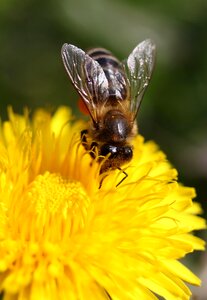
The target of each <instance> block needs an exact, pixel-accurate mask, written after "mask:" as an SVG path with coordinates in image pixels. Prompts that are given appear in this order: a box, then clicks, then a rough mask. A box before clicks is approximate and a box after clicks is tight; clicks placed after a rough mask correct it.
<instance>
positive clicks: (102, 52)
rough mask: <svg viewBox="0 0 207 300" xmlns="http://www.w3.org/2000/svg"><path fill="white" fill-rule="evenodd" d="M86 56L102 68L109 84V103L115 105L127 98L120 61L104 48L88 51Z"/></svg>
mask: <svg viewBox="0 0 207 300" xmlns="http://www.w3.org/2000/svg"><path fill="white" fill-rule="evenodd" d="M87 54H88V55H89V56H90V57H92V58H93V59H94V60H96V61H97V62H98V63H99V64H100V66H101V67H102V69H103V71H104V73H105V75H106V78H107V80H108V84H109V102H110V104H111V105H116V104H117V101H120V100H121V101H123V100H125V99H127V96H128V86H127V80H126V76H125V73H124V70H123V67H122V64H121V63H120V61H119V60H118V59H117V58H116V57H114V56H113V55H112V54H111V52H109V51H108V50H106V49H104V48H94V49H90V50H89V51H88V52H87Z"/></svg>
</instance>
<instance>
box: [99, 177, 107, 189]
mask: <svg viewBox="0 0 207 300" xmlns="http://www.w3.org/2000/svg"><path fill="white" fill-rule="evenodd" d="M106 177H107V175H106V176H104V177H102V179H101V181H100V184H99V188H98V189H99V190H100V188H101V187H102V184H103V181H104V179H105V178H106Z"/></svg>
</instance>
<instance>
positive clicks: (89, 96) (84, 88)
mask: <svg viewBox="0 0 207 300" xmlns="http://www.w3.org/2000/svg"><path fill="white" fill-rule="evenodd" d="M61 54H62V59H63V63H64V66H65V69H66V71H67V73H68V75H69V78H70V80H71V81H72V83H73V85H74V87H75V88H76V90H77V92H78V93H79V95H80V96H81V98H82V100H83V102H84V104H85V106H86V108H87V110H88V112H89V114H90V117H91V125H90V127H89V128H88V129H86V130H83V131H82V132H81V141H82V144H83V145H84V147H85V148H86V150H91V151H90V154H91V156H92V157H93V158H94V156H95V154H94V151H93V150H94V149H96V150H97V151H96V152H97V153H98V155H99V157H103V158H104V157H106V156H107V157H108V158H107V159H105V160H104V162H103V163H102V166H101V169H100V173H104V172H106V171H107V170H109V169H117V168H118V169H120V168H121V166H122V165H123V164H124V163H127V162H129V161H130V160H131V159H132V157H133V147H132V144H131V139H132V138H133V136H135V135H136V134H137V124H136V122H135V119H136V116H137V113H138V110H139V107H140V104H141V100H142V98H143V95H144V92H145V90H146V87H147V86H148V84H149V81H150V78H151V75H152V71H153V67H154V61H155V45H154V43H153V42H152V41H151V40H150V39H147V40H144V41H143V42H141V43H139V44H138V45H137V46H136V47H135V48H134V50H133V51H132V52H131V54H130V55H129V57H128V58H127V59H126V60H125V61H123V62H120V61H119V60H118V59H117V58H116V57H114V56H113V55H112V54H111V52H109V51H108V50H106V49H104V48H93V49H91V50H89V51H88V52H84V51H83V50H81V49H79V48H78V47H76V46H74V45H71V44H64V45H63V47H62V52H61ZM88 137H90V139H91V140H92V142H91V143H88ZM123 172H124V171H123ZM124 173H125V172H124ZM125 175H126V176H127V174H126V173H125Z"/></svg>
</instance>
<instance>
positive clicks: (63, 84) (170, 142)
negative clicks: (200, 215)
mask: <svg viewBox="0 0 207 300" xmlns="http://www.w3.org/2000/svg"><path fill="white" fill-rule="evenodd" d="M146 38H151V39H153V40H154V41H155V43H156V45H157V62H156V67H155V71H154V74H153V78H152V81H151V83H150V86H149V88H148V90H147V93H146V94H145V98H144V101H143V103H142V107H141V109H140V112H139V116H138V119H139V120H138V122H139V129H140V132H141V134H143V135H144V136H145V138H146V139H153V140H155V141H156V142H157V143H158V144H159V145H160V147H161V148H162V149H163V150H164V151H165V153H166V154H167V156H168V158H169V160H170V161H171V162H172V164H173V165H174V166H176V168H177V169H178V171H179V174H180V181H181V182H183V183H184V184H185V185H188V186H195V187H196V189H197V194H198V201H200V202H201V203H202V205H203V207H204V208H206V206H207V205H206V203H207V202H206V200H207V195H206V177H207V99H206V98H207V1H205V0H203V1H202V0H197V1H189V0H183V1H178V0H168V1H164V0H157V1H153V0H150V1H143V0H140V1H136V0H120V1H118V0H115V1H112V0H85V1H84V0H72V1H69V0H62V1H58V0H45V1H43V0H41V1H40V0H22V1H17V0H1V2H0V113H1V116H2V118H5V117H6V111H7V106H8V105H9V104H12V106H13V107H14V109H15V111H16V112H22V108H23V107H24V106H28V107H30V108H32V109H34V108H35V107H39V106H46V107H50V108H51V107H52V108H55V107H57V106H58V105H62V104H67V105H70V106H72V107H73V110H74V113H76V114H78V110H77V106H76V105H77V94H76V92H75V91H74V89H73V87H72V85H71V84H70V82H69V80H68V78H67V75H66V73H65V70H64V68H63V65H62V62H61V58H60V49H61V46H62V44H63V43H65V42H68V43H72V44H75V45H77V46H78V47H80V48H82V49H85V48H88V47H93V46H103V47H106V48H108V49H110V50H111V51H112V52H113V53H114V54H115V55H116V56H117V57H119V58H120V59H124V58H126V57H127V56H128V54H129V53H130V51H131V50H132V49H133V48H134V47H135V46H136V45H137V44H138V43H139V42H140V41H142V40H144V39H146Z"/></svg>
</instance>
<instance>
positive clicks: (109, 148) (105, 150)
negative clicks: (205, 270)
mask: <svg viewBox="0 0 207 300" xmlns="http://www.w3.org/2000/svg"><path fill="white" fill-rule="evenodd" d="M117 152H118V149H117V146H114V145H108V144H104V145H103V146H102V147H101V151H100V154H101V155H103V156H106V155H108V154H109V153H110V154H111V155H110V158H114V157H115V156H116V154H117Z"/></svg>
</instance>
